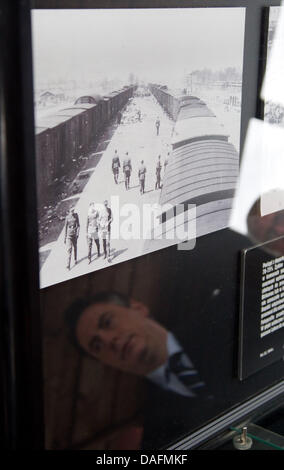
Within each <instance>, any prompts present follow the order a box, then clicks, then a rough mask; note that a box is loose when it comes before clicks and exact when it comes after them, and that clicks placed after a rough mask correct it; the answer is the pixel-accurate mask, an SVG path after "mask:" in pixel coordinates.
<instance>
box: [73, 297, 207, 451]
mask: <svg viewBox="0 0 284 470" xmlns="http://www.w3.org/2000/svg"><path fill="white" fill-rule="evenodd" d="M66 322H67V324H68V326H69V332H70V336H71V339H72V342H73V343H74V344H75V345H76V346H77V347H79V349H80V350H81V351H82V352H83V353H85V354H86V353H87V354H88V355H90V356H92V357H93V358H95V359H97V360H99V361H101V362H102V363H104V364H106V365H108V366H111V367H114V368H115V369H118V370H121V371H123V372H126V373H131V374H136V375H139V376H142V377H145V378H146V379H147V381H148V385H149V389H148V397H147V398H148V403H147V405H146V406H145V413H144V419H145V425H144V442H143V447H144V448H146V447H151V442H152V443H155V445H160V444H161V445H162V443H163V442H162V438H163V433H164V432H165V431H166V428H168V426H169V425H170V426H171V427H172V429H173V430H174V435H175V434H177V435H178V434H179V433H180V432H185V429H186V427H187V426H188V419H187V418H186V416H188V412H189V414H190V408H191V407H190V401H191V399H194V400H193V401H194V402H196V401H198V402H199V400H203V399H204V397H205V398H206V399H207V398H208V395H209V392H208V390H206V386H205V384H204V382H203V381H202V380H201V379H200V377H199V374H198V371H197V370H196V369H195V367H194V365H193V363H192V361H191V359H190V357H189V356H188V355H187V353H186V352H185V350H184V349H183V346H182V345H181V343H180V342H179V340H178V339H177V338H176V337H175V336H174V334H173V333H172V332H170V331H168V330H167V329H166V328H165V327H164V326H162V325H161V324H160V323H158V322H157V321H155V320H154V319H153V318H151V316H150V312H149V309H148V307H147V306H146V305H145V304H144V303H142V302H138V301H135V300H129V299H128V298H126V297H124V296H122V295H121V294H117V293H100V294H97V295H96V296H94V297H92V298H89V299H79V300H77V301H76V302H75V303H74V304H73V305H71V307H70V308H69V309H68V311H67V312H66ZM177 404H178V407H177V406H176V405H177ZM185 410H186V411H185ZM154 416H156V418H155V422H154V423H153V424H151V423H150V422H152V421H153V417H154ZM149 420H150V421H149ZM161 420H163V423H162V424H161ZM148 421H149V423H148ZM153 429H157V432H159V434H160V437H159V436H155V433H156V431H155V432H154V434H153ZM167 432H168V431H167ZM159 440H161V442H159ZM158 443H159V444H158Z"/></svg>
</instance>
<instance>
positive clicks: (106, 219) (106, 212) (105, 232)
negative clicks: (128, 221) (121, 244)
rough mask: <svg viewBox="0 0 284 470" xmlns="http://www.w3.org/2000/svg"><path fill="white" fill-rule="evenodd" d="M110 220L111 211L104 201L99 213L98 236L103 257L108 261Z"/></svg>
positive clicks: (111, 219)
mask: <svg viewBox="0 0 284 470" xmlns="http://www.w3.org/2000/svg"><path fill="white" fill-rule="evenodd" d="M112 221H113V217H112V211H111V209H110V207H109V205H108V201H104V207H103V209H102V211H101V214H100V218H99V224H100V236H101V238H102V241H103V249H104V258H105V259H106V258H107V259H108V261H110V234H111V223H112Z"/></svg>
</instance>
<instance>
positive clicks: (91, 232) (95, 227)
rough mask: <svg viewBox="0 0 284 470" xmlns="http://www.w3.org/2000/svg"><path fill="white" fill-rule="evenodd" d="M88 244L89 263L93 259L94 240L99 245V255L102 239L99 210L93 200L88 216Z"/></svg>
mask: <svg viewBox="0 0 284 470" xmlns="http://www.w3.org/2000/svg"><path fill="white" fill-rule="evenodd" d="M86 232H87V244H88V260H89V264H90V263H91V261H92V245H93V241H94V242H95V244H96V247H97V254H98V257H99V256H100V240H99V212H98V211H97V210H96V208H95V204H94V203H93V202H91V203H90V207H89V211H88V216H87V227H86Z"/></svg>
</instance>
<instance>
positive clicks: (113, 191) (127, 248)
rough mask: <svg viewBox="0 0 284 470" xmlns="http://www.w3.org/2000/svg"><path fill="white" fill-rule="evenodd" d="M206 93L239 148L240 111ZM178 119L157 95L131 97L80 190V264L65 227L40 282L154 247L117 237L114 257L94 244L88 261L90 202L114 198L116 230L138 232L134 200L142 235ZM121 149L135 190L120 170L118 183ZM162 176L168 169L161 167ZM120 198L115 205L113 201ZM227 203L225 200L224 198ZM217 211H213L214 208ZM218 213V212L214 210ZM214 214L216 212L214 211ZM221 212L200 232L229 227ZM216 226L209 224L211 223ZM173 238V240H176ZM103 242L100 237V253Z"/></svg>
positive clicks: (51, 247) (52, 246) (158, 246)
mask: <svg viewBox="0 0 284 470" xmlns="http://www.w3.org/2000/svg"><path fill="white" fill-rule="evenodd" d="M194 94H195V95H196V96H200V97H201V98H203V99H204V100H205V101H206V102H207V104H208V106H209V107H210V108H211V109H212V111H213V112H214V113H215V114H216V115H217V117H218V118H219V120H220V122H221V123H224V130H226V131H228V133H230V136H231V137H230V140H231V142H232V143H233V144H234V145H235V147H236V149H237V150H238V149H239V129H240V113H239V112H238V111H237V110H232V109H230V107H228V106H226V105H225V104H224V99H225V97H224V96H218V95H216V91H214V90H207V91H203V93H200V95H199V94H197V93H194ZM138 111H140V112H141V121H140V120H139V118H138ZM158 116H159V118H160V121H161V126H160V133H159V135H157V133H156V126H155V121H156V119H157V117H158ZM173 125H174V122H173V121H172V120H171V119H170V118H169V117H168V115H167V114H166V113H165V112H164V111H163V109H162V108H161V107H160V105H159V104H158V103H157V101H156V100H155V98H154V97H153V96H146V97H145V96H144V97H134V98H133V99H131V100H130V102H129V104H128V106H127V108H126V109H125V110H124V113H123V116H122V120H121V124H120V125H118V126H117V128H116V131H115V133H114V134H113V136H112V138H111V141H110V142H109V143H108V146H107V148H106V150H105V151H104V153H103V155H102V157H101V160H100V161H99V163H98V165H97V166H96V168H95V170H94V171H93V173H92V175H91V177H90V179H89V181H88V183H87V185H86V186H85V188H84V190H83V192H82V193H81V194H80V195H79V200H78V202H77V204H76V206H75V211H76V212H77V213H78V215H79V219H80V236H79V238H78V263H77V264H76V265H74V260H73V258H72V261H71V270H70V271H69V270H68V269H66V264H67V250H66V245H65V244H64V230H63V231H62V233H61V234H60V236H59V237H58V239H57V241H55V242H54V243H52V244H48V245H47V246H44V247H41V251H46V252H47V250H50V253H49V255H48V256H47V259H46V261H45V262H44V264H43V266H42V268H41V271H40V285H41V287H42V288H43V287H47V286H49V285H52V284H56V283H58V282H62V281H65V280H68V279H71V278H74V277H77V276H80V275H83V274H87V273H89V272H92V271H96V270H99V269H102V268H105V267H107V266H110V265H112V264H116V263H120V262H122V261H126V260H128V259H131V258H134V257H137V256H140V255H142V254H144V253H145V252H148V251H149V242H146V243H145V240H144V239H143V237H141V239H134V240H133V239H129V240H126V239H123V238H121V237H120V238H119V239H113V240H111V257H110V259H109V260H106V259H104V257H103V256H101V257H100V258H98V257H97V255H96V249H95V247H93V258H92V262H91V264H88V257H87V255H88V247H87V241H86V220H87V213H88V208H89V204H90V202H91V201H94V202H95V203H96V204H102V203H103V201H104V200H106V199H107V200H108V201H109V203H111V208H112V212H113V219H114V220H113V223H112V234H113V232H114V228H115V227H116V228H117V227H118V226H121V225H122V224H124V225H123V228H124V232H125V231H126V232H127V231H128V229H129V231H130V232H131V231H132V233H133V227H132V223H131V220H130V219H129V212H127V210H128V209H130V210H131V206H126V205H127V204H132V205H135V206H136V208H138V211H139V214H140V216H141V219H140V220H141V227H140V229H141V232H140V233H141V234H142V230H143V228H142V225H143V217H142V215H143V208H144V207H145V205H147V204H148V205H150V204H155V203H159V199H160V190H156V189H155V182H156V162H157V158H158V155H161V163H162V166H163V164H164V161H165V157H166V155H167V153H168V151H170V149H171V136H172V130H173ZM115 150H117V152H118V155H119V157H120V162H121V165H122V162H123V160H124V158H125V156H126V155H125V154H126V152H128V154H129V158H130V159H131V162H132V174H131V179H130V189H129V190H126V189H125V185H124V176H123V173H122V169H120V174H119V179H118V183H119V184H115V182H114V178H113V174H112V158H113V156H114V152H115ZM141 160H144V164H145V166H146V168H147V174H146V183H145V194H144V195H142V196H141V195H140V191H139V179H138V168H139V166H140V164H141ZM162 178H163V171H162ZM114 200H115V203H113V204H112V201H114ZM221 202H222V201H221ZM211 212H212V211H211ZM213 212H214V211H213ZM213 215H214V214H213ZM215 219H216V217H213V219H212V220H211V221H210V220H209V221H208V220H207V219H206V222H205V225H204V227H205V228H203V229H202V230H203V231H202V230H201V231H202V234H204V233H209V232H210V231H214V230H217V229H220V228H223V226H226V220H225V219H224V220H219V219H218V220H217V221H216V220H215ZM209 226H210V227H211V228H210V229H208V227H209ZM172 243H174V242H172ZM151 246H152V248H151V249H150V251H153V250H156V249H161V248H162V247H163V244H162V243H160V242H159V241H157V240H156V241H155V243H153V244H152V245H151ZM102 252H103V249H102V242H101V253H102Z"/></svg>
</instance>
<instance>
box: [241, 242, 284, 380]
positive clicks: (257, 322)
mask: <svg viewBox="0 0 284 470" xmlns="http://www.w3.org/2000/svg"><path fill="white" fill-rule="evenodd" d="M272 243H273V242H267V243H264V244H262V245H257V246H255V247H252V248H248V249H246V250H243V252H242V268H241V303H240V334H239V378H240V380H243V379H245V378H246V377H248V376H249V375H252V374H253V373H255V372H257V371H258V370H260V369H263V368H264V367H266V366H268V365H270V364H272V363H273V362H275V361H277V360H279V359H281V358H282V357H283V356H284V349H283V348H284V255H283V256H278V257H276V256H273V255H272V254H269V249H270V248H271V246H272Z"/></svg>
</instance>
